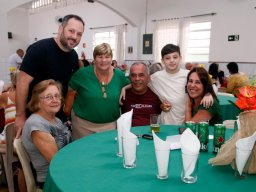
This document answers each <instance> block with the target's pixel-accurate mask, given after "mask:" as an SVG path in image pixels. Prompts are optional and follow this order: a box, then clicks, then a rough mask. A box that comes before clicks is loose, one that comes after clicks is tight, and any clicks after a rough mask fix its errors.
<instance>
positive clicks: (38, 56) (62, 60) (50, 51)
mask: <svg viewBox="0 0 256 192" xmlns="http://www.w3.org/2000/svg"><path fill="white" fill-rule="evenodd" d="M78 68H79V65H78V55H77V53H76V51H75V50H72V51H70V52H64V51H63V50H61V49H60V48H59V46H58V45H57V43H56V42H55V40H54V39H53V38H49V39H43V40H40V41H38V42H36V43H34V44H32V45H30V46H29V48H28V49H27V51H26V54H25V57H24V59H23V62H22V65H21V67H20V70H21V71H24V72H26V73H27V74H29V75H30V76H32V77H33V78H34V79H33V81H32V82H31V84H30V86H29V94H28V101H29V100H30V98H31V92H32V90H33V88H34V86H35V85H36V84H37V83H39V82H40V81H42V80H46V79H54V80H56V81H59V82H60V83H61V85H62V89H63V96H65V95H66V94H67V90H68V82H69V80H70V78H71V76H72V74H73V73H74V72H75V71H77V70H78Z"/></svg>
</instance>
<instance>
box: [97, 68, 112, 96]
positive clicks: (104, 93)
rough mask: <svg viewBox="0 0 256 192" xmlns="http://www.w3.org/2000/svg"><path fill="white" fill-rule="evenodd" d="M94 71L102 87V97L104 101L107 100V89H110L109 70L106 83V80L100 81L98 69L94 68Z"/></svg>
mask: <svg viewBox="0 0 256 192" xmlns="http://www.w3.org/2000/svg"><path fill="white" fill-rule="evenodd" d="M94 71H95V75H96V77H97V79H98V82H99V85H100V89H101V92H102V97H103V98H104V99H106V98H107V97H108V94H107V89H108V81H109V70H108V72H107V77H106V79H105V80H106V82H105V81H104V80H102V81H101V80H100V78H99V75H98V73H97V70H96V68H94Z"/></svg>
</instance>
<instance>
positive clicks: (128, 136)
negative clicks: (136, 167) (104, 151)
mask: <svg viewBox="0 0 256 192" xmlns="http://www.w3.org/2000/svg"><path fill="white" fill-rule="evenodd" d="M122 138H123V152H124V162H125V164H126V165H128V166H131V165H133V164H134V163H135V161H136V147H137V144H139V142H138V137H137V136H136V135H135V134H133V133H132V132H130V131H128V130H123V136H122Z"/></svg>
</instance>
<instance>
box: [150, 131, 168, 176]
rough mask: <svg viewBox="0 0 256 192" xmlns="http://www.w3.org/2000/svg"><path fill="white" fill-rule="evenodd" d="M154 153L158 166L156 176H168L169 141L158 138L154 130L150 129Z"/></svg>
mask: <svg viewBox="0 0 256 192" xmlns="http://www.w3.org/2000/svg"><path fill="white" fill-rule="evenodd" d="M152 135H153V139H154V146H155V154H156V161H157V168H158V177H165V176H166V177H167V176H168V173H167V172H168V164H169V154H170V143H169V142H167V141H163V140H162V139H160V138H159V137H158V136H157V135H156V134H155V132H154V131H152Z"/></svg>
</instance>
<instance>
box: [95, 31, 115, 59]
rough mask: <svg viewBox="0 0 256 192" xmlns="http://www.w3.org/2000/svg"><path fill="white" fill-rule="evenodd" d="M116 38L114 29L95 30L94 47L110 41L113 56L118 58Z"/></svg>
mask: <svg viewBox="0 0 256 192" xmlns="http://www.w3.org/2000/svg"><path fill="white" fill-rule="evenodd" d="M115 39H116V38H115V33H114V31H104V32H94V34H93V49H94V48H95V47H96V46H97V45H99V44H101V43H108V44H109V45H110V47H111V49H112V52H113V58H116V51H115Z"/></svg>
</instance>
